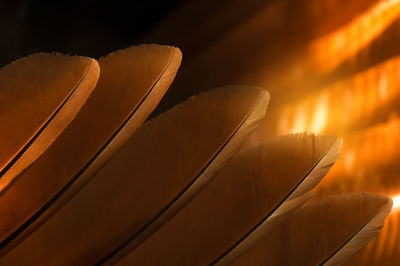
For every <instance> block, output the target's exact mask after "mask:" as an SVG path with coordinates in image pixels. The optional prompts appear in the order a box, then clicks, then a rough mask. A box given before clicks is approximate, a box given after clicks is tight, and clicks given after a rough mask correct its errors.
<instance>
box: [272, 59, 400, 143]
mask: <svg viewBox="0 0 400 266" xmlns="http://www.w3.org/2000/svg"><path fill="white" fill-rule="evenodd" d="M399 88H400V57H396V58H393V59H390V60H388V61H386V62H384V63H382V64H380V65H377V66H374V67H372V68H370V69H368V70H366V71H363V72H361V73H359V74H357V75H355V76H354V77H352V78H349V79H346V80H342V81H339V82H337V83H335V84H333V85H332V86H329V87H326V88H323V89H322V90H321V91H320V92H318V93H316V94H313V95H311V96H308V97H305V98H303V99H300V100H299V101H298V102H296V103H295V104H289V105H286V106H285V107H283V108H282V109H281V111H280V115H279V119H278V120H277V125H276V135H280V134H287V133H290V132H300V131H309V132H314V133H323V132H329V133H332V134H340V135H342V134H346V132H347V131H350V130H351V129H352V128H354V127H355V128H357V126H358V123H361V122H362V119H363V120H368V119H369V118H370V117H373V116H377V115H378V114H377V110H380V112H381V113H383V115H385V114H384V109H382V106H386V108H388V109H390V108H389V107H390V105H397V104H398V103H397V101H400V89H399ZM386 115H387V114H386ZM339 130H341V131H339Z"/></svg>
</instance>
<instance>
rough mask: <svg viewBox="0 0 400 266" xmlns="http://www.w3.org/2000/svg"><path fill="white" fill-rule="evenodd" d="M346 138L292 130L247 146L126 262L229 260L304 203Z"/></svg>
mask: <svg viewBox="0 0 400 266" xmlns="http://www.w3.org/2000/svg"><path fill="white" fill-rule="evenodd" d="M339 146H340V140H336V138H334V137H325V136H314V135H306V134H297V135H288V136H283V137H279V138H276V139H273V140H270V141H267V142H265V143H263V144H262V145H260V146H258V147H255V148H253V149H250V150H247V151H244V152H242V153H240V154H238V155H237V156H235V158H233V159H232V160H230V161H229V163H228V164H227V165H226V166H225V167H224V168H223V169H222V170H221V171H220V172H219V173H218V174H217V175H216V176H215V177H214V178H213V179H212V181H211V182H210V183H209V184H208V185H207V186H206V187H205V188H204V189H203V190H201V191H200V192H199V193H198V195H196V197H195V198H193V200H192V201H190V202H189V203H188V204H187V205H186V206H185V207H184V208H183V209H182V210H181V211H180V212H179V213H177V214H176V215H175V216H174V217H173V218H172V219H171V220H170V221H168V223H166V224H165V225H164V226H163V227H161V228H160V229H159V230H158V231H157V232H155V233H154V234H153V235H152V236H151V237H150V238H148V239H147V240H146V241H145V242H143V244H142V245H140V246H138V247H137V248H136V249H135V250H133V251H132V252H131V253H130V254H128V255H127V256H126V257H124V258H123V259H122V260H121V261H120V263H121V264H122V265H159V264H162V265H185V264H186V265H206V264H210V263H213V264H215V263H216V264H228V263H229V262H231V261H233V259H234V258H236V257H238V256H239V255H240V254H242V253H243V252H245V251H246V250H247V249H248V248H249V247H250V246H252V245H253V244H254V243H255V242H256V241H257V240H258V239H260V238H261V237H262V236H263V235H265V234H266V233H267V232H268V231H270V230H271V229H272V228H273V227H274V226H275V224H276V223H277V222H278V221H280V220H281V219H282V218H283V217H284V216H285V214H287V213H289V212H290V211H291V210H293V209H294V208H296V207H298V206H299V205H301V204H303V203H304V202H305V201H306V200H307V199H308V198H309V195H310V191H311V190H312V189H313V188H314V187H315V185H316V184H317V183H318V182H319V181H320V180H321V179H322V177H323V176H324V175H325V174H326V173H327V171H328V170H329V168H330V167H331V166H332V164H333V163H334V162H335V160H336V159H337V157H338V154H339Z"/></svg>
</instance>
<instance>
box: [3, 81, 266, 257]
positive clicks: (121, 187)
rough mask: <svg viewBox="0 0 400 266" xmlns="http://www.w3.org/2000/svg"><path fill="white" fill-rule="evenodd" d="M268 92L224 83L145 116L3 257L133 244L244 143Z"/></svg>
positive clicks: (97, 253) (100, 252) (93, 251)
mask: <svg viewBox="0 0 400 266" xmlns="http://www.w3.org/2000/svg"><path fill="white" fill-rule="evenodd" d="M268 100H269V95H268V93H267V92H266V91H264V90H262V89H259V88H250V87H242V86H238V87H227V88H221V89H217V90H213V91H211V92H208V93H203V94H200V95H197V96H194V97H192V98H190V99H189V100H188V101H186V102H185V103H183V104H181V105H178V106H177V107H175V108H173V109H172V110H170V111H168V112H167V113H165V114H163V115H161V116H159V117H157V118H155V119H153V120H151V121H150V122H148V123H146V124H145V125H144V126H143V127H141V128H140V129H139V130H138V132H136V133H135V135H134V136H133V137H132V138H131V139H130V140H129V141H128V142H127V143H126V144H125V145H124V146H123V147H122V148H121V149H120V150H119V151H118V152H117V153H116V154H115V156H114V157H113V158H112V159H111V160H110V161H109V162H108V163H107V164H106V165H105V166H104V167H103V168H102V169H101V170H100V171H99V172H98V173H97V174H96V175H95V176H94V178H93V179H92V181H91V182H90V183H88V184H87V185H86V186H85V187H83V188H82V190H81V191H80V192H79V193H78V194H77V195H76V196H75V197H74V198H73V199H71V201H69V202H68V203H67V204H66V205H65V206H64V207H63V208H62V209H61V210H60V211H59V212H57V213H56V215H54V216H53V217H52V218H50V219H49V220H48V221H47V222H46V223H45V224H43V225H42V226H41V227H40V228H39V229H38V230H37V231H35V232H34V233H33V234H32V235H31V236H29V237H28V238H27V239H25V240H24V241H23V242H22V243H21V244H20V245H18V246H17V247H16V248H14V249H13V250H12V251H11V252H10V253H8V254H7V255H6V256H5V257H4V258H3V260H2V261H0V263H3V264H9V263H11V264H15V263H17V264H20V263H22V264H23V263H36V264H41V265H43V264H52V263H56V264H86V265H88V264H94V263H97V262H99V260H101V259H103V258H104V256H107V255H108V254H113V252H114V251H119V249H120V248H122V249H124V248H128V250H129V249H130V248H131V246H132V245H133V246H135V245H137V239H136V237H140V238H145V237H147V235H149V234H151V233H152V232H153V231H154V230H155V229H156V228H157V227H152V226H153V224H155V223H156V224H157V226H158V224H162V223H163V222H165V220H166V219H168V218H169V216H170V215H172V214H173V213H174V212H176V211H177V210H178V209H179V207H180V204H184V200H185V201H186V200H188V199H189V198H190V197H191V195H193V194H194V193H195V192H196V191H197V190H198V189H200V187H201V186H202V185H203V184H205V183H206V182H207V180H208V179H209V178H211V177H212V176H213V175H214V173H215V172H216V171H217V170H218V169H219V168H220V167H221V166H222V165H223V164H224V162H225V161H226V160H228V159H229V158H230V157H231V156H232V155H233V154H234V153H235V152H236V151H237V149H239V147H240V145H241V144H242V143H243V142H244V141H245V140H246V139H247V137H248V135H249V134H250V133H251V132H252V130H253V129H254V128H255V127H256V126H257V125H258V123H259V121H260V120H261V119H262V117H263V116H264V114H265V109H266V105H267V103H268ZM182 198H183V199H184V200H182V201H181V202H180V200H181V199H182ZM117 253H118V252H117ZM117 255H118V254H117Z"/></svg>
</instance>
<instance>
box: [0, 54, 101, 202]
mask: <svg viewBox="0 0 400 266" xmlns="http://www.w3.org/2000/svg"><path fill="white" fill-rule="evenodd" d="M99 74H100V67H99V64H98V63H97V61H96V60H94V59H90V62H89V65H88V67H87V69H86V71H85V72H84V73H83V75H82V77H81V79H80V80H79V81H78V83H77V84H76V86H75V88H74V89H73V90H72V91H71V93H70V94H69V95H68V96H67V98H66V99H65V100H64V101H63V102H62V103H61V105H60V106H59V107H58V109H57V110H56V111H55V112H54V113H53V114H52V115H51V117H50V118H49V119H48V120H47V121H46V122H45V123H44V124H43V126H42V127H41V128H40V129H39V130H38V131H37V133H36V134H35V135H34V136H33V137H32V139H31V140H30V141H29V142H28V143H27V144H26V145H25V146H24V147H23V148H22V149H21V150H20V152H19V153H18V154H17V155H15V156H14V158H13V159H12V160H11V161H10V162H9V163H8V164H7V166H6V167H4V168H3V169H2V170H1V171H0V196H1V195H3V194H4V193H5V192H7V190H8V188H9V187H10V186H11V185H12V184H14V183H15V182H16V181H17V180H18V177H19V176H20V175H21V173H22V172H23V171H24V170H25V169H26V168H28V167H29V166H30V165H31V164H32V163H34V162H35V161H36V160H37V159H38V158H39V156H40V155H41V154H42V153H43V152H44V151H45V150H46V149H47V148H48V147H49V146H50V145H51V144H52V143H53V142H54V141H55V140H56V139H57V137H58V136H59V135H60V133H61V132H62V131H63V130H64V129H65V128H66V127H67V126H68V125H69V124H70V122H71V121H72V120H73V119H74V118H75V116H76V115H77V114H78V112H79V110H80V109H81V107H82V106H83V105H84V103H85V102H86V100H87V99H88V98H89V96H90V94H91V93H92V92H93V90H94V88H95V86H96V83H97V80H98V78H99Z"/></svg>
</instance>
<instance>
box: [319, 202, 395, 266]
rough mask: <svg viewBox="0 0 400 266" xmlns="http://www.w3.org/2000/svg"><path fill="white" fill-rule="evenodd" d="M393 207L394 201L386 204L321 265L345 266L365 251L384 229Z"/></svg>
mask: <svg viewBox="0 0 400 266" xmlns="http://www.w3.org/2000/svg"><path fill="white" fill-rule="evenodd" d="M392 205H393V201H389V202H388V203H386V204H385V205H384V206H383V207H382V208H381V209H380V210H378V211H377V212H376V214H375V215H374V216H373V217H372V218H371V219H370V220H369V221H368V222H367V223H365V224H364V225H363V226H362V227H361V228H360V229H359V230H358V231H357V232H355V233H354V234H353V235H352V236H351V237H350V238H349V239H348V240H347V241H346V242H345V243H344V244H343V245H342V246H341V247H340V248H339V249H337V250H336V251H335V252H334V253H333V254H332V255H331V256H330V257H329V258H327V259H326V260H325V261H324V262H322V263H321V264H320V265H325V266H333V265H343V264H344V263H345V262H346V261H347V260H349V259H350V258H351V257H352V256H354V255H355V254H356V253H357V252H358V251H360V250H361V249H363V248H364V247H365V246H366V245H367V244H368V243H369V242H370V241H371V240H372V239H373V238H374V237H375V236H376V235H377V234H378V233H379V231H380V230H381V229H382V227H383V224H384V222H385V219H386V217H387V216H388V215H389V213H390V211H391V210H392Z"/></svg>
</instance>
